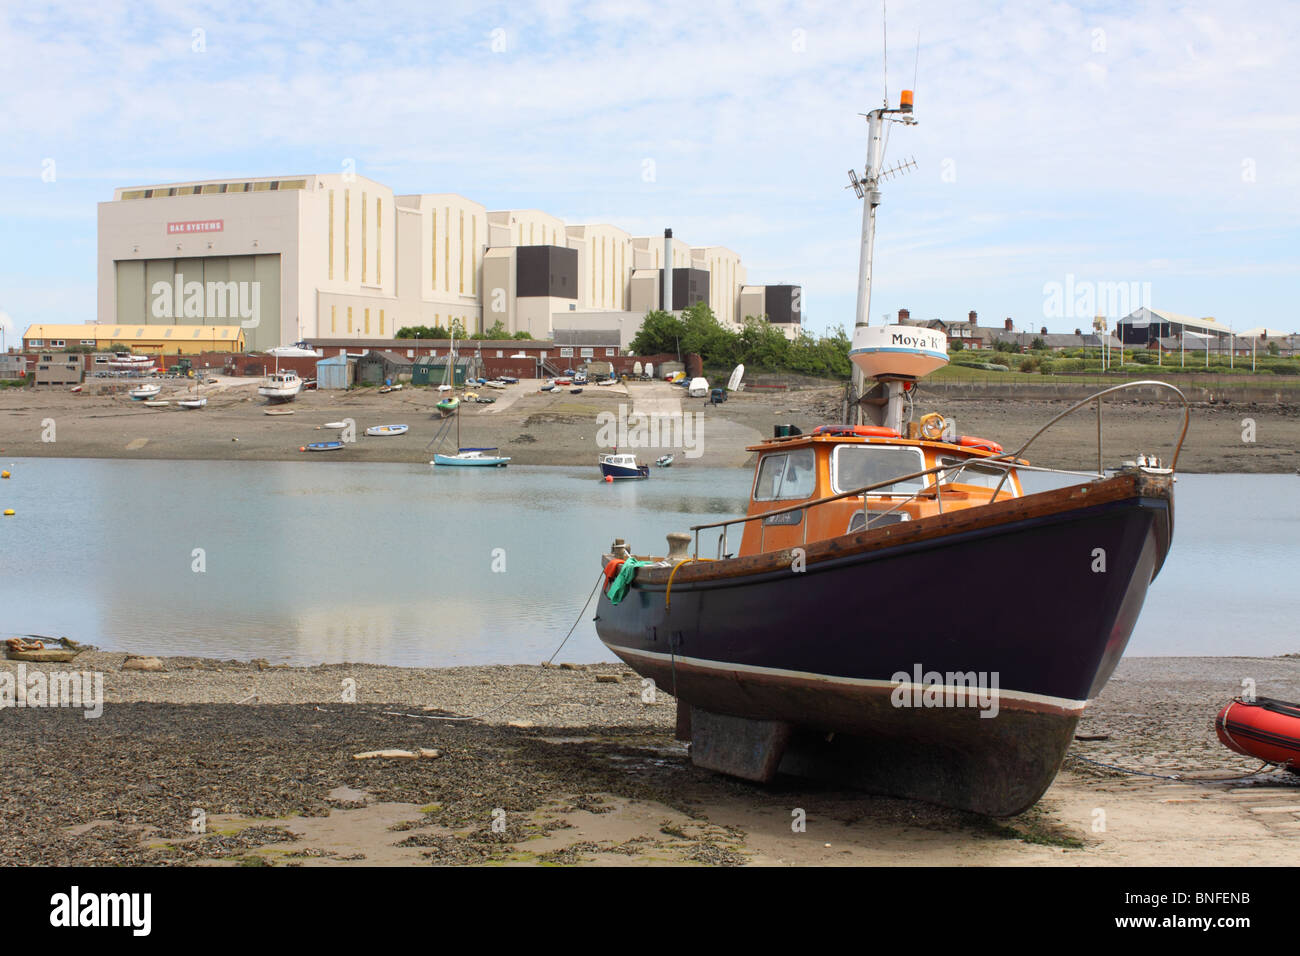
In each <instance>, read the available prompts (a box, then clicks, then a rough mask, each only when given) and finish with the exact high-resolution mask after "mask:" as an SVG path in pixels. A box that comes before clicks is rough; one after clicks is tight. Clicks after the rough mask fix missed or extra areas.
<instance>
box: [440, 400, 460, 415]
mask: <svg viewBox="0 0 1300 956" xmlns="http://www.w3.org/2000/svg"><path fill="white" fill-rule="evenodd" d="M458 408H460V399H459V398H444V399H443V400H442V401H440V402H439V403H438V411H440V412H442V413H443V414H444V415H450V414H451V413H452V412H454V411H455V410H456V409H458Z"/></svg>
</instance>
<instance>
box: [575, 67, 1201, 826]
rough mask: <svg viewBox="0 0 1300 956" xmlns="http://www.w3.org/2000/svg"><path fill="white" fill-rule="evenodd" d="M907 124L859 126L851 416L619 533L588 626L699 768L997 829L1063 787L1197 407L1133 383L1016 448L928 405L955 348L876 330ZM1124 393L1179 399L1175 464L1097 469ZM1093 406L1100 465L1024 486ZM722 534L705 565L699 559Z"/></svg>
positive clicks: (1162, 548)
mask: <svg viewBox="0 0 1300 956" xmlns="http://www.w3.org/2000/svg"><path fill="white" fill-rule="evenodd" d="M911 111H912V103H911V92H910V91H905V92H904V94H903V101H902V103H901V104H900V107H899V108H898V109H889V108H887V107H882V108H879V109H877V110H874V111H872V112H871V113H869V114H868V124H869V133H870V141H871V148H870V149H869V152H868V160H867V166H866V170H865V172H864V175H863V178H862V180H858V179H857V176H856V174H854V175H852V176H851V180H852V183H851V184H852V185H853V186H854V187H855V191H856V192H857V194H858V195H859V197H862V198H866V200H867V205H866V209H865V210H864V215H863V236H862V246H861V262H860V272H859V296H858V311H857V322H856V326H855V329H854V333H853V338H852V343H851V347H850V351H849V355H850V359H851V361H852V363H853V366H854V383H853V387H852V389H851V391H850V392H849V394H848V396H847V398H848V401H847V402H846V403H845V405H846V408H847V409H848V420H847V421H844V422H842V423H832V424H826V425H823V426H820V427H817V428H813V429H811V430H810V432H809V433H807V434H805V433H803V431H802V430H801V429H800V428H799V427H797V426H795V425H778V426H776V428H775V430H774V434H773V437H772V438H770V439H767V440H765V441H762V442H759V443H758V444H755V445H751V446H749V447H748V449H747V450H748V451H750V452H751V453H752V454H753V455H754V456H755V458H756V464H755V479H754V483H753V486H752V490H751V494H750V499H749V502H748V509H747V513H746V514H744V515H743V516H741V517H736V518H730V519H727V520H723V521H716V522H711V523H708V524H701V525H696V526H694V527H692V528H690V529H689V532H676V533H673V534H670V535H668V544H669V547H668V549H667V553H666V554H665V555H664V556H662V557H659V556H654V555H644V552H643V553H642V554H643V556H637V555H636V554H635V553H634V552H633V551H632V549H631V548H629V547H628V545H627V544H626V543H625V542H624V540H623V539H622V538H616V539H615V541H614V544H613V545H612V546H611V548H610V551H609V553H607V554H605V555H604V556H603V557H602V559H601V560H602V567H603V568H604V571H605V581H606V586H605V587H603V588H602V589H601V595H600V598H599V605H598V607H597V614H596V631H597V634H598V635H599V637H600V639H601V641H602V642H604V644H605V645H606V646H607V647H608V648H609V649H610V650H611V651H612V652H613V653H614V654H616V655H617V656H618V657H620V658H621V659H622V660H624V661H625V662H626V663H627V664H628V665H629V666H631V667H632V668H633V669H634V670H636V671H637V672H638V673H639V674H641V675H642V676H644V677H648V678H651V679H652V680H654V681H655V683H656V684H657V685H658V686H659V687H661V688H663V689H664V690H665V691H668V692H670V693H672V694H673V695H674V696H675V697H676V699H677V707H678V712H677V732H678V736H679V737H680V738H681V739H684V740H689V741H690V743H691V751H690V752H691V759H692V761H693V762H694V763H695V764H697V765H699V766H701V767H705V768H708V769H712V770H715V771H719V772H723V773H727V774H730V775H734V776H737V777H741V778H745V779H749V780H754V781H760V782H768V781H771V780H772V779H774V777H775V776H776V775H777V774H778V773H779V772H784V773H793V774H798V775H806V776H810V777H815V778H822V779H829V780H833V781H835V782H838V783H841V784H849V785H852V786H857V787H860V788H862V789H864V790H868V791H871V792H875V793H882V794H889V795H893V796H898V797H905V798H911V799H917V800H923V801H927V802H931V803H936V804H940V805H944V806H949V807H956V808H959V809H963V810H968V811H973V812H976V813H981V814H986V815H990V816H1010V815H1014V814H1016V813H1020V812H1022V811H1023V810H1025V809H1026V808H1028V807H1030V806H1032V805H1033V804H1034V803H1035V802H1036V801H1037V800H1038V798H1039V797H1040V796H1042V794H1043V793H1044V792H1045V791H1046V789H1047V788H1048V786H1049V785H1050V784H1051V782H1052V780H1053V779H1054V778H1055V776H1056V773H1057V771H1058V769H1059V768H1060V766H1061V763H1062V761H1063V760H1064V757H1065V754H1066V752H1067V750H1068V749H1069V747H1070V744H1071V741H1072V739H1073V732H1074V728H1075V726H1076V724H1077V722H1078V720H1079V718H1080V716H1081V715H1082V713H1083V711H1084V708H1085V707H1086V706H1087V705H1088V702H1089V701H1090V700H1092V699H1094V698H1095V697H1096V696H1097V695H1098V694H1099V693H1100V692H1101V689H1102V688H1103V687H1104V686H1105V684H1106V682H1107V680H1108V679H1109V678H1110V676H1111V673H1112V672H1113V671H1114V669H1115V667H1116V665H1117V664H1118V663H1119V660H1120V657H1121V655H1122V654H1123V652H1124V649H1125V646H1126V645H1127V643H1128V639H1129V636H1130V634H1131V633H1132V631H1133V627H1134V625H1135V623H1136V621H1137V618H1138V614H1139V612H1140V610H1141V608H1142V603H1143V600H1144V598H1145V596H1146V593H1147V590H1148V588H1149V587H1150V585H1151V582H1152V581H1153V580H1154V578H1155V577H1156V575H1157V574H1158V573H1159V571H1160V568H1161V566H1162V565H1163V563H1164V561H1165V557H1166V555H1167V554H1168V552H1169V549H1170V546H1171V543H1172V535H1173V481H1174V478H1173V473H1174V468H1175V467H1176V466H1177V461H1178V455H1179V452H1180V450H1181V448H1182V443H1183V439H1184V438H1185V436H1186V433H1187V424H1188V405H1187V401H1186V399H1185V398H1184V397H1183V395H1182V393H1181V392H1179V391H1178V390H1177V389H1175V388H1174V387H1173V386H1171V385H1168V384H1166V383H1163V382H1155V381H1146V382H1128V383H1125V384H1123V385H1117V386H1114V387H1111V388H1107V389H1103V390H1101V391H1099V392H1097V393H1096V394H1094V395H1093V396H1091V397H1089V398H1087V399H1085V400H1083V401H1081V402H1078V403H1076V404H1074V405H1072V406H1071V407H1069V408H1067V409H1066V410H1064V411H1063V412H1061V413H1060V414H1058V415H1056V416H1055V417H1054V418H1053V419H1051V421H1049V422H1048V423H1047V424H1046V425H1044V426H1043V427H1042V428H1040V429H1039V430H1038V431H1037V432H1035V433H1034V434H1033V435H1032V436H1031V437H1030V439H1029V440H1028V441H1026V442H1024V443H1023V444H1022V445H1021V446H1020V447H1019V448H1017V449H1016V450H1015V451H1013V452H1010V453H1008V452H1005V451H1004V450H1003V448H1002V446H1001V445H999V444H998V443H997V442H996V441H994V440H991V439H985V438H977V437H973V436H965V435H961V434H960V432H959V430H958V429H957V427H956V424H955V422H954V420H953V419H952V418H951V417H949V416H947V415H945V414H942V413H940V412H937V411H930V412H927V413H925V414H921V415H920V416H919V417H918V416H917V414H916V412H915V409H917V408H919V407H923V406H922V405H921V399H920V398H919V393H920V385H921V382H922V380H923V379H924V378H925V376H927V375H929V374H930V373H931V372H934V371H936V370H937V369H939V368H941V367H943V366H944V365H945V364H947V361H948V355H947V337H946V336H945V335H944V334H943V333H942V332H938V331H934V330H930V329H927V328H923V327H916V326H904V325H887V326H876V327H869V326H868V325H867V316H868V315H869V303H870V297H869V293H870V275H871V249H872V245H873V240H874V228H875V211H876V206H877V205H878V203H879V188H880V177H881V165H880V162H881V149H880V143H881V141H882V138H881V126H882V124H883V123H885V122H888V121H896V122H904V123H908V122H912V120H911ZM1126 389H1146V390H1147V391H1148V394H1149V393H1150V392H1151V391H1154V390H1156V389H1163V390H1168V391H1169V392H1171V393H1173V395H1175V396H1176V397H1177V398H1178V399H1179V400H1181V402H1182V413H1183V414H1182V416H1181V417H1182V431H1181V433H1180V434H1179V436H1178V438H1177V442H1176V443H1175V444H1174V446H1173V451H1172V457H1171V458H1170V465H1169V467H1168V468H1165V467H1162V466H1161V464H1160V462H1159V461H1158V460H1157V459H1154V458H1139V459H1138V462H1145V464H1140V463H1134V464H1132V465H1126V466H1122V467H1120V468H1119V469H1108V468H1107V467H1106V464H1105V458H1104V455H1103V441H1102V429H1101V408H1102V401H1103V399H1104V398H1105V397H1106V396H1107V395H1110V394H1112V393H1115V392H1120V391H1123V390H1126ZM1094 404H1095V406H1096V411H1097V416H1098V419H1097V420H1098V426H1097V435H1098V441H1097V448H1096V468H1095V470H1094V469H1092V468H1091V467H1089V468H1088V469H1086V470H1081V471H1073V472H1057V473H1059V474H1064V475H1066V476H1068V477H1069V480H1070V481H1071V482H1072V483H1070V484H1068V485H1066V486H1065V487H1061V488H1057V489H1055V490H1050V491H1043V492H1037V493H1030V492H1027V491H1026V489H1025V488H1024V486H1023V485H1022V484H1021V480H1020V476H1021V474H1022V473H1028V472H1033V471H1054V470H1053V469H1045V468H1037V467H1035V466H1033V465H1031V464H1030V463H1029V462H1028V461H1027V460H1026V459H1025V457H1024V455H1025V454H1026V452H1027V451H1028V449H1029V448H1030V447H1031V446H1032V445H1033V443H1034V442H1035V441H1036V440H1037V439H1038V437H1039V436H1040V435H1042V434H1043V432H1045V431H1047V430H1048V429H1049V428H1050V427H1051V426H1052V425H1053V424H1054V423H1056V422H1057V421H1060V420H1061V419H1062V418H1064V417H1066V416H1068V415H1071V414H1073V413H1074V412H1076V411H1078V410H1080V409H1082V408H1085V407H1088V406H1090V405H1094ZM1079 479H1083V480H1079ZM713 534H716V535H717V542H716V552H715V554H714V555H713V556H709V557H702V556H701V553H700V549H701V540H700V539H701V536H705V535H709V536H711V535H713ZM737 538H738V539H739V540H737ZM692 543H693V547H692ZM708 543H712V542H708ZM1013 581H1014V582H1015V585H1016V586H1015V589H1014V591H1011V590H1010V589H1009V588H1010V584H1011V582H1013Z"/></svg>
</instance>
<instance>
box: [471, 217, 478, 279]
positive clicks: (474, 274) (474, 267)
mask: <svg viewBox="0 0 1300 956" xmlns="http://www.w3.org/2000/svg"><path fill="white" fill-rule="evenodd" d="M469 234H470V244H471V249H470V263H469V293H470V295H478V217H477V216H472V217H470V221H469Z"/></svg>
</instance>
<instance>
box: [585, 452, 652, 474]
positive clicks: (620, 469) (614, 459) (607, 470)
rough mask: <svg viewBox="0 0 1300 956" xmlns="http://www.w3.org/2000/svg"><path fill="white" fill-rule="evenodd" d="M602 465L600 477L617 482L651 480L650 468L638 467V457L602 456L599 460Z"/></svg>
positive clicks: (645, 466)
mask: <svg viewBox="0 0 1300 956" xmlns="http://www.w3.org/2000/svg"><path fill="white" fill-rule="evenodd" d="M597 461H598V463H599V464H600V476H601V477H602V478H610V479H613V480H615V481H621V480H625V479H635V478H649V477H650V466H649V465H638V464H637V463H636V455H626V454H625V455H620V454H617V453H616V454H613V455H601V456H600V457H599V458H598V459H597Z"/></svg>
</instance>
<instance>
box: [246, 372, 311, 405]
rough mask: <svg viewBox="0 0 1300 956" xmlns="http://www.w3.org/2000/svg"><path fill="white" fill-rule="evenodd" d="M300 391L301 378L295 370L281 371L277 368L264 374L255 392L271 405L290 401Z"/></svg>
mask: <svg viewBox="0 0 1300 956" xmlns="http://www.w3.org/2000/svg"><path fill="white" fill-rule="evenodd" d="M301 391H302V379H300V378H299V377H298V373H297V372H293V371H283V372H281V371H279V370H278V369H277V370H276V371H274V372H272V373H271V374H270V375H268V376H266V378H265V380H264V381H263V382H262V384H261V385H259V386H258V388H257V394H258V395H261V396H262V397H263V398H265V399H266V400H267V402H268V403H269V404H272V405H281V404H284V403H286V402H292V401H293V400H294V399H295V398H297V397H298V393H299V392H301Z"/></svg>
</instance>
